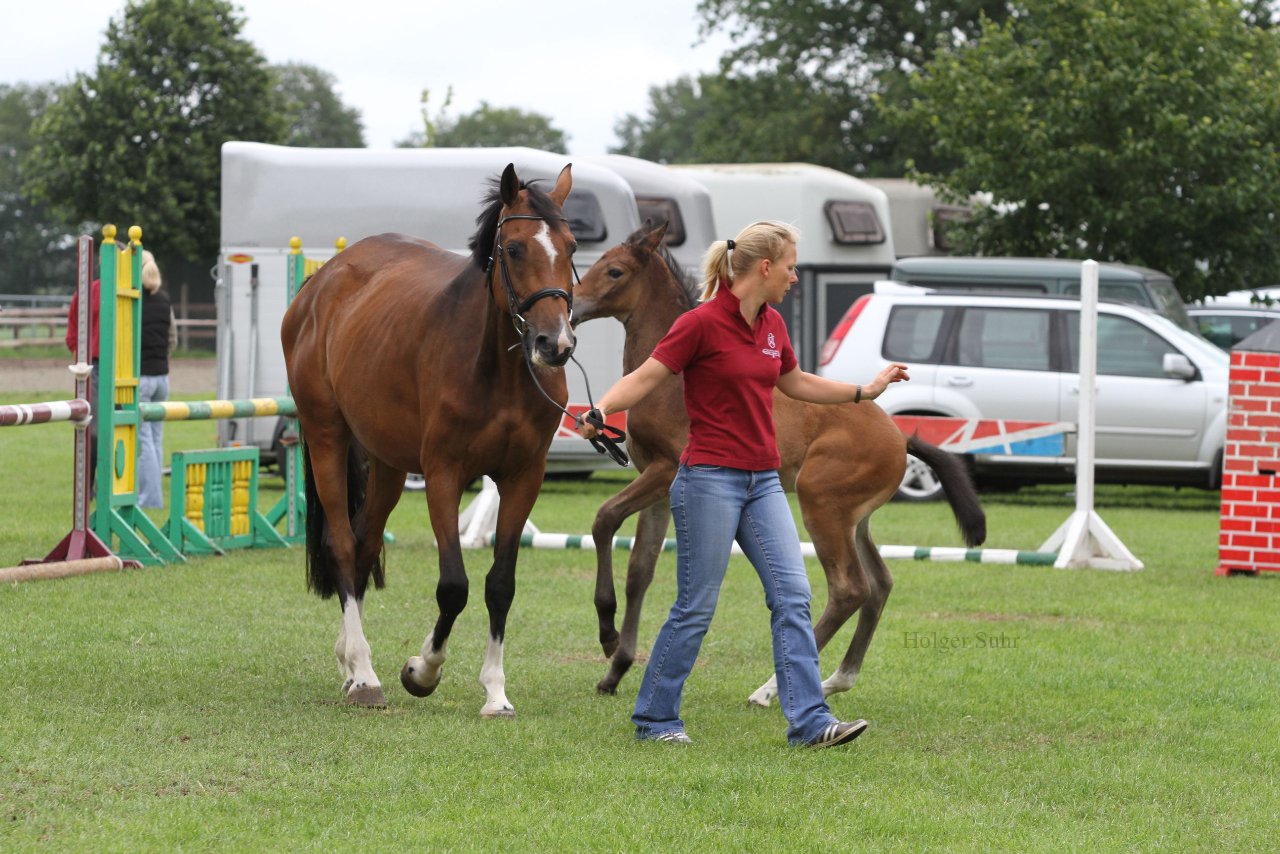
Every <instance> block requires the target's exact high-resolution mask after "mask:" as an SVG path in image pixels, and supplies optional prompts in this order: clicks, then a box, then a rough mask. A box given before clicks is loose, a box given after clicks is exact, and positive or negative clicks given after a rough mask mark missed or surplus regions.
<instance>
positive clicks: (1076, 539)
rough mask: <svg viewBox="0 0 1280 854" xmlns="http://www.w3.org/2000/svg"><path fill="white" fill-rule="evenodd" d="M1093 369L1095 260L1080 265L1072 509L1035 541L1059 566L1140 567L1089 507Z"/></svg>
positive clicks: (1095, 351) (1095, 354)
mask: <svg viewBox="0 0 1280 854" xmlns="http://www.w3.org/2000/svg"><path fill="white" fill-rule="evenodd" d="M1097 375H1098V262H1097V261H1085V262H1084V263H1083V264H1082V265H1081V267H1080V414H1079V419H1078V424H1077V429H1076V509H1075V512H1074V513H1072V514H1071V515H1070V516H1069V517H1067V521H1065V522H1063V523H1062V525H1061V526H1060V527H1059V528H1058V530H1056V531H1054V532H1053V534H1052V535H1051V536H1050V537H1049V539H1047V540H1045V542H1044V545H1042V546H1041V547H1040V551H1042V552H1052V551H1056V552H1057V553H1058V559H1057V560H1056V561H1054V564H1053V565H1054V566H1056V567H1058V568H1059V569H1064V568H1068V567H1070V568H1078V567H1090V568H1093V569H1118V570H1132V569H1142V561H1140V560H1138V559H1137V558H1136V557H1134V556H1133V553H1132V552H1130V551H1129V549H1128V548H1126V547H1125V544H1124V543H1122V542H1121V541H1120V538H1119V537H1117V536H1116V535H1115V534H1114V533H1113V532H1112V531H1111V529H1110V528H1109V527H1107V523H1106V522H1103V521H1102V517H1101V516H1099V515H1098V512H1097V511H1096V510H1094V509H1093V483H1094V479H1093V464H1094V427H1095V423H1096V420H1097V419H1096V417H1095V415H1096V413H1095V408H1096V396H1097Z"/></svg>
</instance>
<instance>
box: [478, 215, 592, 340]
mask: <svg viewBox="0 0 1280 854" xmlns="http://www.w3.org/2000/svg"><path fill="white" fill-rule="evenodd" d="M513 219H538V220H542V221H543V222H546V221H547V220H548V219H549V217H545V216H538V215H537V214H509V215H507V216H504V217H503V218H502V219H500V220H498V230H497V233H496V234H495V235H494V238H493V254H492V255H490V256H489V265H488V267H486V268H485V271H484V272H485V276H486V278H487V277H488V274H489V273H490V272H492V270H493V262H494V259H495V258H496V259H497V261H498V272H499V275H500V277H501V279H502V287H503V289H504V290H505V291H506V292H507V311H508V312H510V314H511V321H512V323H514V324H515V327H516V332H517V334H519V335H520V337H521V338H523V337H524V333H525V329H527V328H528V326H529V322H528V321H527V320H525V319H524V313H525V312H526V311H528V310H529V309H531V308H533V306H534V303H536V302H537V301H538V300H541V299H546V298H547V297H559V298H560V299H562V300H564V301H565V303H566V304H567V305H568V306H569V320H570V322H572V320H573V294H572V293H570V292H569V291H566V290H565V289H564V288H542V289H541V290H537V291H534V292H533V293H532V294H530V295H529V296H527V297H525V298H524V300H523V301H521V299H520V297H519V295H517V294H516V289H515V286H514V285H512V284H511V271H510V270H508V269H507V253H506V248H505V247H504V246H503V245H502V226H503V225H504V224H506V223H508V222H510V221H511V220H513ZM559 219H560V220H561V221H562V222H568V220H566V219H565V218H564V217H559ZM569 267H570V269H572V270H573V278H574V281H575V282H580V281H582V279H581V278H579V276H578V268H577V267H575V266H574V264H573V258H572V257H570V258H569Z"/></svg>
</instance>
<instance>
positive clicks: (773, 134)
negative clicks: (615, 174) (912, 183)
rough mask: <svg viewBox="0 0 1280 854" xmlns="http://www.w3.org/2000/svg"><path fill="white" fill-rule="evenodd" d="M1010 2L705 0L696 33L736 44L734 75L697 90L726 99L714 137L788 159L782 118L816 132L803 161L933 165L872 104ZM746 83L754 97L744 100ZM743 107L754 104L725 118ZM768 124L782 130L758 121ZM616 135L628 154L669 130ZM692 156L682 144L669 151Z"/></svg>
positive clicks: (898, 92) (712, 110) (746, 152)
mask: <svg viewBox="0 0 1280 854" xmlns="http://www.w3.org/2000/svg"><path fill="white" fill-rule="evenodd" d="M1011 5H1012V4H1011V3H1009V2H1008V0H953V2H949V3H916V2H913V0H894V2H879V3H849V2H847V1H846V0H808V2H792V3H777V2H773V0H701V2H700V3H699V4H698V10H699V13H700V14H701V16H702V21H703V24H702V27H703V31H704V32H714V31H722V32H725V33H727V34H728V35H729V36H731V37H732V39H733V42H734V44H736V45H738V47H737V48H735V49H734V50H733V51H731V52H730V53H729V54H727V55H726V56H725V57H723V59H722V70H721V72H720V74H719V75H716V76H718V77H720V78H722V79H723V80H725V81H726V82H727V83H729V82H731V86H730V88H728V89H720V88H718V87H713V86H710V85H708V83H707V78H705V77H704V78H702V80H701V81H700V83H701V86H700V88H701V94H700V95H699V98H701V99H708V100H710V101H712V102H714V101H716V100H717V99H718V98H720V97H721V96H723V95H729V96H730V98H731V100H730V103H727V104H723V105H721V104H716V103H710V104H708V105H706V107H705V112H706V113H707V114H709V115H716V116H719V115H724V116H725V118H724V119H723V120H722V121H721V122H720V123H719V124H718V126H717V127H716V128H714V129H713V133H715V134H718V133H723V132H724V131H726V130H731V131H737V130H738V129H739V128H742V129H746V130H747V131H748V133H749V139H748V140H746V141H745V142H744V143H743V144H742V145H741V146H739V147H740V149H741V150H742V154H741V155H740V156H739V158H738V159H743V160H774V159H796V158H797V155H796V154H794V153H791V152H790V151H788V148H789V146H787V145H786V144H782V145H781V146H779V144H778V140H777V137H778V136H780V135H782V134H785V133H786V130H787V126H790V127H795V128H801V129H803V130H804V131H805V132H809V133H813V134H814V135H815V136H814V139H813V140H812V141H810V142H808V143H804V144H800V145H798V146H796V148H797V149H799V150H800V151H802V152H812V153H811V154H809V153H806V154H805V156H804V157H803V158H802V159H806V160H809V161H810V162H814V163H820V164H822V165H826V166H831V167H833V168H837V169H841V170H844V171H846V172H850V173H853V174H868V175H890V176H897V175H901V174H902V173H903V170H904V168H905V167H904V163H905V160H906V159H907V158H909V157H913V156H914V158H915V159H916V161H917V162H920V163H924V164H932V162H933V161H932V159H931V152H930V151H929V150H928V149H927V148H923V147H921V146H918V145H916V144H915V140H913V139H911V138H906V139H903V138H898V137H896V136H894V135H893V133H892V131H891V129H890V128H888V127H886V126H885V124H884V123H883V121H882V120H881V119H880V110H881V106H880V105H881V104H885V103H890V104H891V103H896V101H897V100H898V99H899V98H900V97H902V95H903V93H904V92H905V87H904V81H905V79H906V77H907V76H908V75H909V74H911V73H912V72H913V71H914V70H915V69H916V68H918V67H919V66H920V65H921V64H922V63H924V62H926V61H928V59H929V58H930V57H931V56H932V55H933V53H934V52H935V51H936V50H937V49H938V48H939V47H945V46H947V45H950V44H953V43H957V42H963V41H964V40H966V39H969V38H971V37H972V36H974V35H976V34H977V33H978V32H979V31H980V26H981V21H982V20H983V18H984V17H985V18H990V19H993V20H1003V19H1004V18H1005V17H1006V16H1007V15H1008V13H1009V8H1010V6H1011ZM748 90H752V91H753V92H754V95H753V97H751V98H745V97H744V94H745V92H746V91H748ZM744 106H745V107H747V108H749V109H750V111H749V112H742V113H741V114H739V115H733V114H732V112H731V111H732V110H733V109H740V108H742V107H744ZM657 111H658V112H661V106H660V105H659V109H658V110H657ZM819 117H820V119H819ZM768 124H774V125H780V126H783V127H777V128H775V129H773V130H766V129H764V127H763V126H765V125H768ZM619 133H620V134H621V133H627V134H630V137H629V138H628V137H624V138H623V146H622V147H623V149H630V150H636V149H639V148H641V147H643V138H644V137H645V136H647V135H649V134H654V135H657V136H663V135H666V134H667V133H668V129H667V128H665V127H664V126H662V125H659V124H654V123H650V122H646V121H644V120H641V119H637V118H635V117H634V116H628V117H626V119H624V120H623V123H622V124H620V125H619ZM709 135H711V134H708V136H709ZM764 142H768V143H769V144H767V145H761V143H764ZM779 148H780V149H781V152H786V153H785V154H784V153H781V152H780V151H779ZM700 156H701V155H699V154H698V153H696V152H693V151H686V152H684V153H682V154H681V155H679V156H678V157H675V156H673V157H671V158H670V159H685V160H690V159H698V158H699V157H700Z"/></svg>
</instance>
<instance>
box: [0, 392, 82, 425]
mask: <svg viewBox="0 0 1280 854" xmlns="http://www.w3.org/2000/svg"><path fill="white" fill-rule="evenodd" d="M90 410H91V407H90V406H89V401H87V400H85V399H84V398H76V399H75V400H50V401H46V402H44V403H14V404H10V405H5V406H0V427H21V426H23V425H25V424H53V423H55V422H58V421H71V422H72V423H75V424H88V423H89V417H90Z"/></svg>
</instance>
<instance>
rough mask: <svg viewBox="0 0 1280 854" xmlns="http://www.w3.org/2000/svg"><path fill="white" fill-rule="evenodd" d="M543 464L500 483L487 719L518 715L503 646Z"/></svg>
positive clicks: (489, 593)
mask: <svg viewBox="0 0 1280 854" xmlns="http://www.w3.org/2000/svg"><path fill="white" fill-rule="evenodd" d="M542 476H543V467H542V466H536V467H534V468H533V469H531V470H529V471H527V472H524V473H523V474H521V475H519V476H518V477H515V478H510V479H508V480H506V481H504V482H503V483H500V484H498V492H499V494H500V495H501V501H500V502H499V504H498V522H497V526H496V531H495V535H494V546H493V566H492V567H491V568H490V569H489V574H488V575H486V576H485V579H484V603H485V605H486V606H487V607H488V609H489V641H488V643H487V644H486V646H485V651H484V664H483V665H482V666H481V668H480V684H481V685H483V686H484V693H485V702H484V706H482V707H481V709H480V715H481V716H482V717H486V718H512V717H515V714H516V710H515V707H514V706H512V705H511V701H510V700H508V699H507V690H506V688H507V676H506V672H505V671H504V670H503V666H502V660H503V645H504V641H505V639H506V634H507V614H508V613H509V612H510V611H511V600H512V599H514V598H515V593H516V556H517V554H519V551H520V535H521V534H522V533H523V532H524V524H525V522H527V521H528V520H529V513H530V512H532V510H533V504H534V502H535V501H537V499H538V493H539V492H540V491H541V489H542Z"/></svg>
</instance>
